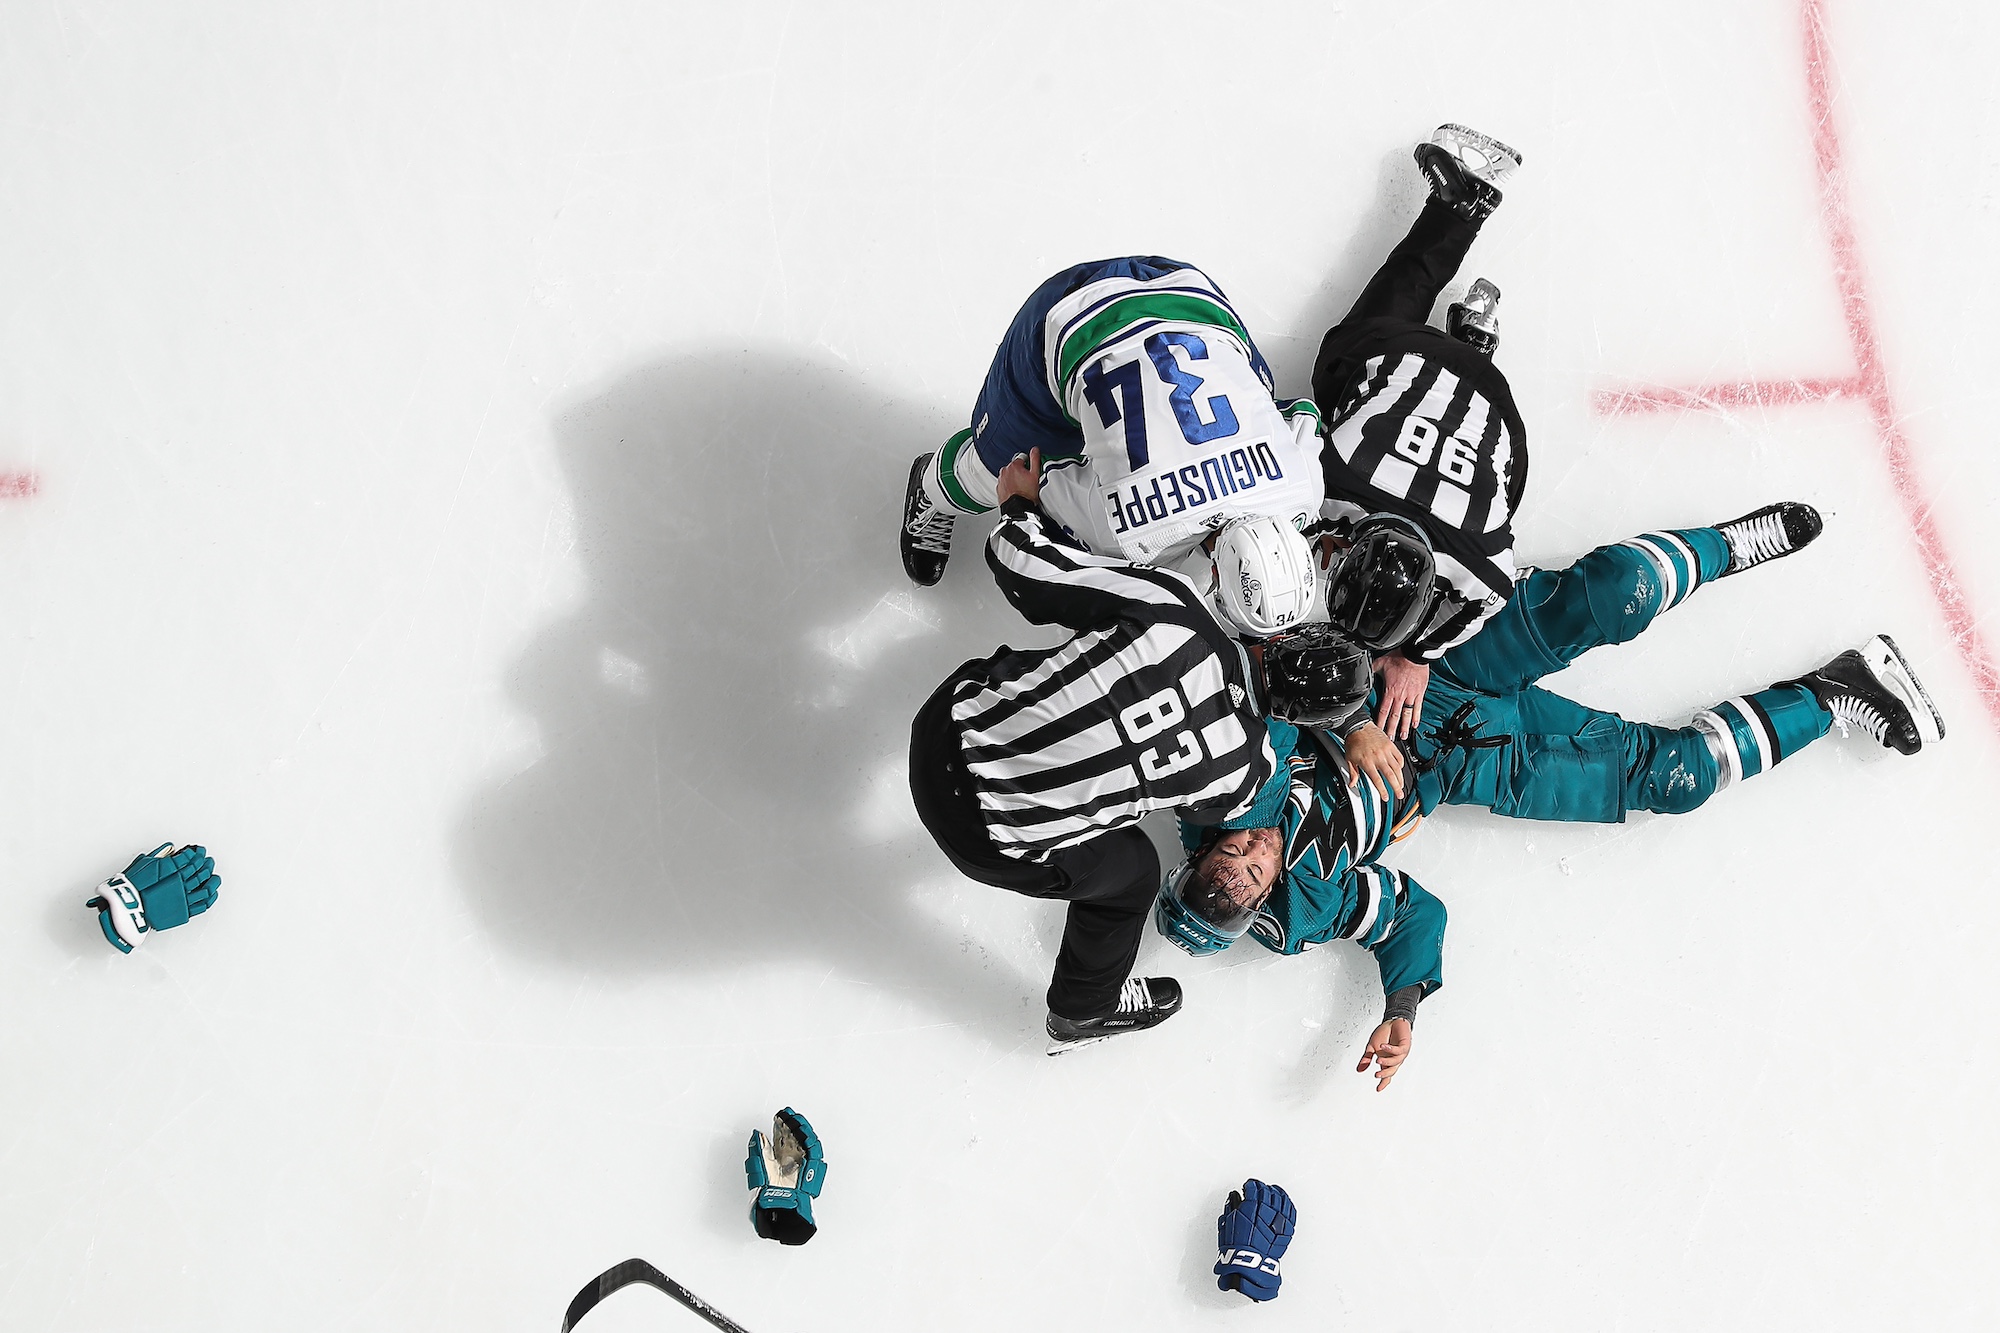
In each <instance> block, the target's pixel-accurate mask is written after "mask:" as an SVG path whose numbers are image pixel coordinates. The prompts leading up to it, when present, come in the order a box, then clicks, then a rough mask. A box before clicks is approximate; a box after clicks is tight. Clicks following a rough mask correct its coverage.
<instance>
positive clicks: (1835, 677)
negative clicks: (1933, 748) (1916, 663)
mask: <svg viewBox="0 0 2000 1333" xmlns="http://www.w3.org/2000/svg"><path fill="white" fill-rule="evenodd" d="M1782 683H1783V684H1786V685H1803V686H1805V687H1806V688H1807V689H1809V690H1811V691H1812V693H1813V697H1814V698H1815V699H1818V700H1819V706H1820V707H1821V708H1824V709H1825V710H1826V711H1827V712H1829V713H1832V714H1833V715H1834V717H1835V718H1836V719H1837V720H1838V721H1840V722H1841V723H1842V724H1843V726H1842V730H1843V731H1845V730H1846V728H1847V727H1848V726H1853V727H1858V728H1859V729H1860V730H1862V731H1864V732H1866V733H1867V734H1868V735H1869V736H1870V737H1872V738H1873V739H1875V740H1877V741H1880V742H1881V743H1882V744H1883V745H1886V746H1887V747H1889V748H1890V749H1892V750H1894V751H1896V753H1898V754H1915V753H1916V752H1917V751H1919V750H1921V749H1923V748H1924V746H1925V745H1927V744H1930V743H1933V742H1936V741H1940V740H1943V739H1944V717H1943V716H1942V715H1941V714H1940V713H1939V712H1938V710H1937V705H1935V704H1933V703H1932V702H1931V696H1930V695H1929V694H1928V693H1926V692H1925V690H1924V686H1923V682H1922V681H1920V680H1918V679H1917V673H1916V672H1914V671H1912V670H1911V669H1910V664H1909V663H1908V662H1907V661H1905V660H1904V658H1903V654H1902V653H1901V652H1900V651H1899V650H1898V649H1897V647H1896V641H1895V640H1894V639H1892V638H1890V637H1889V636H1888V635H1886V634H1877V635H1876V636H1875V637H1874V638H1872V639H1870V640H1869V641H1868V642H1866V643H1864V644H1862V645H1861V646H1860V647H1859V648H1850V649H1848V650H1847V651H1846V652H1844V653H1842V654H1841V655H1840V656H1838V657H1836V658H1834V659H1833V660H1832V661H1831V662H1828V663H1827V664H1826V665H1825V666H1823V667H1821V668H1820V669H1819V670H1817V671H1814V672H1810V673H1808V674H1807V675H1804V676H1801V677H1799V678H1798V679H1797V680H1788V681H1784V682H1782Z"/></svg>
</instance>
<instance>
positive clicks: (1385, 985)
mask: <svg viewBox="0 0 2000 1333" xmlns="http://www.w3.org/2000/svg"><path fill="white" fill-rule="evenodd" d="M1355 873H1357V874H1361V875H1373V876H1377V877H1378V878H1379V879H1380V880H1381V881H1383V882H1382V884H1381V894H1382V909H1383V910H1382V912H1381V913H1380V914H1379V916H1378V918H1377V922H1376V925H1375V928H1374V929H1373V930H1372V931H1371V932H1370V936H1371V938H1368V939H1364V940H1358V941H1357V942H1359V943H1360V944H1362V945H1363V946H1364V947H1365V948H1366V949H1367V950H1368V952H1370V953H1372V954H1374V955H1375V965H1376V967H1378V968H1380V969H1381V972H1382V993H1383V994H1384V995H1391V994H1394V993H1395V992H1396V991H1399V990H1401V989H1402V988H1403V987H1405V986H1422V987H1423V988H1424V994H1425V995H1429V994H1430V993H1431V992H1432V991H1434V990H1436V989H1438V988H1439V987H1440V986H1442V985H1444V920H1445V910H1444V904H1443V903H1441V902H1439V901H1438V900H1437V898H1436V897H1434V896H1433V895H1432V894H1431V893H1430V891H1429V890H1427V889H1425V888H1424V886H1423V885H1421V884H1419V883H1417V882H1416V881H1415V880H1414V879H1411V878H1410V877H1409V876H1408V875H1406V874H1404V873H1403V872H1402V871H1400V870H1389V869H1387V868H1385V867H1383V866H1379V865H1374V864H1372V863H1371V864H1366V865H1362V866H1360V867H1359V868H1358V869H1357V870H1356V872H1355ZM1392 900H1393V901H1392Z"/></svg>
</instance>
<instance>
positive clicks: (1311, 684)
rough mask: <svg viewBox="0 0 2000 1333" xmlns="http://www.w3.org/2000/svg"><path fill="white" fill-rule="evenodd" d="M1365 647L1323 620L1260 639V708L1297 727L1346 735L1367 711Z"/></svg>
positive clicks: (1371, 670) (1369, 678) (1369, 676)
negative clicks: (1261, 699) (1261, 673)
mask: <svg viewBox="0 0 2000 1333" xmlns="http://www.w3.org/2000/svg"><path fill="white" fill-rule="evenodd" d="M1374 674H1375V667H1374V663H1373V662H1372V661H1371V660H1370V658H1369V655H1368V650H1367V649H1366V648H1364V647H1362V646H1361V645H1360V644H1359V643H1356V642H1355V641H1354V640H1353V639H1352V638H1349V637H1348V635H1347V634H1346V633H1345V632H1344V631H1342V630H1341V629H1340V627H1339V626H1337V625H1330V624H1328V623H1327V622H1325V621H1323V620H1321V621H1316V622H1314V623H1313V624H1310V625H1301V626H1299V627H1298V628H1297V629H1295V630H1293V631H1291V632H1290V633H1289V634H1280V635H1278V636H1276V637H1275V638H1271V639H1266V640H1265V641H1264V704H1265V708H1264V711H1265V713H1266V715H1268V716H1270V717H1275V718H1278V719H1279V720H1280V721H1284V722H1290V723H1292V724H1293V725H1294V726H1300V727H1322V728H1325V729H1327V730H1329V731H1333V732H1335V733H1336V734H1345V732H1346V730H1347V728H1348V726H1349V725H1350V724H1351V723H1353V721H1354V720H1355V719H1356V718H1358V717H1360V716H1362V715H1363V714H1364V713H1366V712H1367V711H1368V688H1369V686H1370V685H1371V684H1372V683H1373V679H1374Z"/></svg>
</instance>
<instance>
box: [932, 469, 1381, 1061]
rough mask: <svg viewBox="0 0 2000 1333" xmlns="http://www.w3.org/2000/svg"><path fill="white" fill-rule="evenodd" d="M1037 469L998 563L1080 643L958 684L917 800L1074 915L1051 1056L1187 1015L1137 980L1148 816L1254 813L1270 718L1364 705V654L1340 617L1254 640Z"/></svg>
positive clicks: (1057, 991) (1155, 879) (983, 877)
mask: <svg viewBox="0 0 2000 1333" xmlns="http://www.w3.org/2000/svg"><path fill="white" fill-rule="evenodd" d="M1040 476H1041V459H1040V457H1039V453H1038V452H1035V453H1031V455H1030V456H1029V457H1028V458H1025V459H1016V460H1015V461H1014V462H1013V463H1011V464H1009V465H1008V466H1007V467H1006V468H1005V469H1004V470H1003V471H1002V472H1001V474H1000V476H999V478H998V485H997V488H996V497H995V498H996V499H997V500H998V502H999V509H1000V511H1001V516H1002V517H1001V521H1000V523H999V524H998V525H997V526H996V527H995V528H994V530H993V533H992V535H991V537H990V538H989V540H988V542H987V551H986V561H987V564H988V565H989V566H990V567H991V569H992V571H993V577H994V580H995V581H996V582H997V583H998V584H999V586H1000V589H1001V591H1002V592H1003V593H1004V594H1005V595H1006V597H1007V600H1008V601H1009V602H1011V603H1013V605H1014V607H1015V608H1016V609H1017V610H1019V611H1020V612H1021V614H1022V615H1024V616H1025V617H1027V619H1028V620H1030V621H1032V622H1034V623H1036V624H1055V625H1062V626H1065V627H1066V628H1068V629H1070V630H1071V631H1073V634H1072V636H1071V637H1070V638H1069V639H1067V640H1066V641H1064V642H1063V643H1061V644H1059V645H1057V646H1056V647H1053V648H1046V649H1030V650H1016V649H1012V648H1006V647H1002V648H1001V649H1000V650H999V651H998V652H996V653H994V654H993V655H992V656H990V657H983V658H975V659H974V660H972V661H970V662H967V663H965V664H964V665H963V666H961V667H960V668H959V669H958V670H957V671H955V672H953V673H952V675H951V676H950V677H949V678H948V679H947V680H945V682H944V683H943V684H942V685H940V686H939V687H938V688H937V690H936V691H935V692H934V693H933V694H932V695H931V697H930V699H929V700H928V701H927V702H926V703H925V704H924V706H923V708H922V709H921V710H920V711H919V712H918V714H917V717H916V721H915V723H914V725H913V726H912V728H911V737H910V792H911V796H912V799H913V800H914V802H915V805H916V808H917V813H918V815H919V816H920V817H921V818H922V820H923V822H924V826H925V827H926V828H927V829H929V830H930V833H931V836H932V837H933V838H935V839H936V840H937V844H938V846H939V847H940V848H941V849H942V850H943V851H944V853H945V855H946V856H947V857H949V858H950V859H951V861H952V863H953V864H954V865H956V866H957V867H958V868H959V869H960V870H961V871H963V872H964V873H965V874H966V875H968V876H970V877H971V878H973V879H976V880H979V881H981V882H982V883H986V884H992V885H995V886H997V887H1000V888H1006V889H1012V890H1013V891H1015V892H1017V893H1023V894H1027V895H1028V896H1030V897H1037V898H1054V899H1061V900H1064V901H1067V902H1068V903H1069V905H1070V906H1069V910H1068V920H1067V923H1066V925H1065V927H1064V930H1063V941H1062V947H1061V950H1060V951H1059V953H1058V954H1057V957H1056V964H1055V973H1054V976H1053V977H1052V979H1051V980H1050V983H1049V990H1048V1006H1049V1016H1048V1024H1047V1026H1048V1033H1049V1039H1050V1047H1049V1053H1050V1054H1051V1055H1054V1054H1060V1053H1061V1052H1063V1051H1066V1050H1070V1049H1074V1048H1075V1047H1077V1046H1079V1045H1083V1044H1087V1043H1089V1042H1093V1041H1097V1040H1101V1039H1103V1038H1105V1037H1109V1036H1113V1035H1116V1034H1118V1033H1120V1032H1126V1031H1134V1030H1137V1029H1141V1028H1147V1027H1152V1026H1154V1025H1156V1024H1158V1023H1159V1022H1162V1021H1164V1020H1165V1019H1166V1018H1167V1017H1169V1016H1171V1015H1172V1014H1173V1013H1174V1012H1175V1011H1176V1010H1177V1009H1178V1008H1179V1006H1180V1002H1181V994H1180V987H1179V985H1178V984H1177V983H1176V982H1175V981H1173V979H1172V978H1166V977H1158V978H1152V977H1140V978H1134V977H1131V976H1130V973H1131V970H1132V963H1133V960H1134V959H1135V958H1136V957H1137V956H1138V950H1139V941H1140V938H1141V936H1142V935H1143V933H1144V930H1145V923H1146V917H1147V914H1148V912H1149V910H1150V909H1151V907H1152V903H1153V898H1154V895H1155V893H1156V891H1157V889H1158V885H1159V876H1160V865H1159V858H1158V856H1157V854H1156V853H1155V852H1154V850H1153V845H1152V842H1151V841H1150V840H1149V839H1148V838H1147V837H1146V835H1145V834H1144V833H1143V832H1142V831H1141V830H1140V829H1139V828H1138V827H1137V825H1138V823H1139V821H1140V820H1142V819H1144V818H1145V817H1146V816H1147V815H1148V814H1150V813H1152V812H1153V811H1156V810H1177V811H1179V812H1181V814H1182V816H1183V817H1184V818H1186V819H1188V820H1190V821H1192V822H1193V823H1195V824H1214V823H1218V822H1220V821H1222V820H1225V819H1228V818H1229V817H1230V816H1232V815H1236V814H1240V813H1242V812H1243V811H1244V810H1245V809H1247V808H1248V807H1249V804H1250V802H1251V800H1252V798H1253V797H1254V796H1255V795H1256V793H1257V791H1258V789H1259V788H1261V787H1262V786H1263V785H1264V783H1265V780H1266V779H1267V778H1269V777H1270V775H1271V773H1272V770H1273V768H1274V767H1275V764H1276V760H1275V758H1274V757H1273V754H1272V751H1271V746H1270V743H1269V741H1268V740H1267V739H1266V736H1265V730H1264V723H1263V717H1264V713H1265V712H1266V711H1269V712H1270V713H1271V714H1273V715H1275V716H1280V717H1287V718H1291V719H1294V720H1297V721H1301V722H1307V723H1320V724H1324V723H1325V722H1327V721H1328V720H1329V717H1330V715H1329V714H1328V712H1327V708H1328V707H1329V701H1335V700H1337V701H1343V702H1344V703H1345V704H1349V705H1351V704H1352V702H1353V700H1354V698H1356V697H1357V691H1358V693H1359V694H1365V692H1366V688H1367V659H1366V655H1365V653H1364V652H1362V651H1361V650H1360V649H1358V648H1357V647H1355V645H1353V644H1352V643H1351V642H1350V641H1348V640H1347V639H1345V638H1344V637H1343V636H1341V635H1339V634H1338V632H1337V631H1335V630H1333V629H1332V627H1331V626H1328V625H1326V624H1325V623H1324V622H1320V623H1318V624H1314V625H1309V626H1305V627H1301V628H1299V629H1297V630H1294V631H1292V632H1290V633H1288V634H1284V635H1280V636H1277V637H1274V638H1271V639H1267V640H1264V641H1261V642H1257V643H1253V644H1250V645H1247V646H1246V645H1242V644H1239V643H1238V641H1237V640H1235V639H1234V638H1232V637H1231V636H1230V634H1229V633H1228V631H1227V630H1225V629H1224V627H1223V625H1222V624H1221V622H1220V621H1219V620H1218V619H1217V617H1216V614H1215V613H1214V612H1213V611H1212V610H1211V609H1210V603H1209V602H1208V599H1207V598H1206V597H1205V595H1204V594H1203V593H1202V592H1200V591H1198V590H1197V589H1196V588H1195V586H1194V584H1193V583H1191V582H1190V581H1189V580H1188V579H1186V578H1185V577H1183V576H1181V575H1179V574H1177V573H1174V572H1172V571H1170V570H1162V569H1154V568H1148V567H1145V566H1141V565H1136V564H1132V563H1130V562H1128V561H1125V560H1120V559H1116V558H1113V557H1109V556H1101V555H1092V554H1090V553H1088V552H1086V551H1084V550H1082V549H1081V547H1080V546H1078V545H1077V544H1075V543H1074V542H1073V541H1072V540H1071V539H1070V538H1068V537H1067V536H1066V535H1065V534H1064V533H1063V531H1062V529H1061V528H1060V526H1059V525H1057V524H1056V523H1055V521H1054V520H1052V519H1051V518H1050V517H1049V516H1048V515H1047V514H1046V513H1045V512H1044V511H1043V510H1042V509H1041V507H1040V504H1039V497H1040ZM1349 720H1354V719H1349ZM1358 720H1359V721H1360V722H1361V723H1366V721H1367V719H1366V716H1365V713H1363V714H1362V715H1360V717H1359V718H1358ZM1371 729H1372V728H1371ZM1378 735H1379V733H1378ZM1380 739H1381V743H1382V744H1383V745H1385V746H1386V745H1387V744H1388V742H1387V738H1386V737H1382V738H1380Z"/></svg>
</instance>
